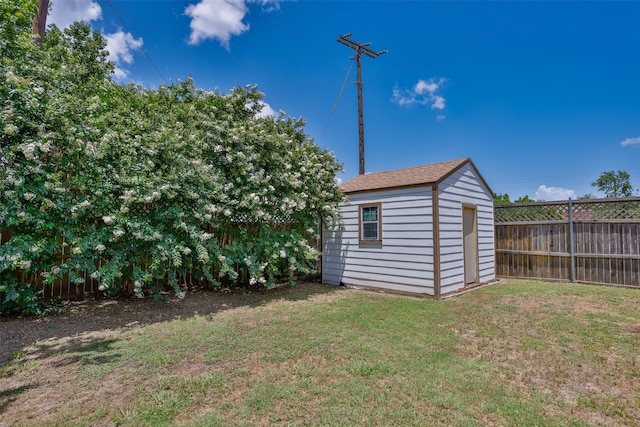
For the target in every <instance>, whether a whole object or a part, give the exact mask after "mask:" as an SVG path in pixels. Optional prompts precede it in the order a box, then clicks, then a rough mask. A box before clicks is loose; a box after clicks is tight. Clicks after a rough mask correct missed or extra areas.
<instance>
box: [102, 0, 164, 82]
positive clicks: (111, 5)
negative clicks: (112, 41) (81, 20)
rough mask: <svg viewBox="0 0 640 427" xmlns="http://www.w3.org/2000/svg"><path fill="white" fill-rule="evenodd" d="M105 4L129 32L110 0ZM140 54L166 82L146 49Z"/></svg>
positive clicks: (106, 0)
mask: <svg viewBox="0 0 640 427" xmlns="http://www.w3.org/2000/svg"><path fill="white" fill-rule="evenodd" d="M104 1H105V2H106V3H107V5H108V6H109V7H110V8H111V10H112V11H113V13H114V14H115V15H116V17H117V18H118V20H119V21H120V22H121V23H122V27H123V28H124V29H125V31H127V32H128V33H129V34H131V31H130V30H129V28H127V24H126V23H125V22H124V20H123V19H122V17H121V16H120V14H119V13H118V11H117V10H116V8H115V7H114V6H113V4H112V3H111V1H110V0H104ZM142 54H143V55H144V57H145V58H146V59H147V61H149V63H150V64H151V66H152V67H153V69H154V70H156V73H158V75H159V76H160V79H162V81H163V82H164V83H165V84H166V83H167V80H166V79H165V78H164V76H163V75H162V73H161V72H160V70H159V69H158V67H157V66H156V64H155V63H154V62H153V60H152V59H151V57H150V56H149V55H148V54H147V51H146V49H144V48H143V49H142Z"/></svg>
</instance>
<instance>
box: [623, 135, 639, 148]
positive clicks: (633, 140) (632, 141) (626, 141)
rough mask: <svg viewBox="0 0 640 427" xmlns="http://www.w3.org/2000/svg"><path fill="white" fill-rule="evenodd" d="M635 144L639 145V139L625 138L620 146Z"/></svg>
mask: <svg viewBox="0 0 640 427" xmlns="http://www.w3.org/2000/svg"><path fill="white" fill-rule="evenodd" d="M636 144H640V137H638V138H627V139H625V140H624V141H622V142H621V143H620V145H622V146H623V147H626V146H627V145H636Z"/></svg>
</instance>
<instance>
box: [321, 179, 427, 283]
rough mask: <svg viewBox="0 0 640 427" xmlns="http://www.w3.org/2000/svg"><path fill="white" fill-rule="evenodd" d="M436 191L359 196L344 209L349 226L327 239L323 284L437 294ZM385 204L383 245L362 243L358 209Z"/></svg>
mask: <svg viewBox="0 0 640 427" xmlns="http://www.w3.org/2000/svg"><path fill="white" fill-rule="evenodd" d="M431 192H432V189H431V187H418V188H411V189H402V190H391V191H381V192H372V193H362V194H355V195H351V196H350V197H349V199H350V203H349V204H346V205H343V206H341V213H342V221H343V225H344V227H343V228H342V229H341V228H340V227H334V228H332V229H327V230H325V231H324V235H323V242H324V248H323V263H322V269H323V271H322V273H323V280H324V281H325V282H326V283H331V284H338V283H340V282H342V283H344V284H346V285H356V286H370V287H379V288H385V289H391V290H395V291H402V292H416V293H428V294H431V295H432V294H433V271H434V268H433V218H432V200H431ZM373 202H381V203H382V245H361V244H359V238H358V232H359V231H358V205H359V204H363V203H373Z"/></svg>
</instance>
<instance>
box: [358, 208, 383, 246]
mask: <svg viewBox="0 0 640 427" xmlns="http://www.w3.org/2000/svg"><path fill="white" fill-rule="evenodd" d="M381 214H382V206H381V204H380V203H374V204H368V205H360V243H381V242H382V216H381Z"/></svg>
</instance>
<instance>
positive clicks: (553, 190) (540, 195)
mask: <svg viewBox="0 0 640 427" xmlns="http://www.w3.org/2000/svg"><path fill="white" fill-rule="evenodd" d="M575 198H576V192H575V191H573V190H567V189H566V188H561V187H547V186H546V185H541V186H539V187H538V190H537V191H536V194H535V199H536V200H545V201H547V202H550V201H553V200H568V199H575Z"/></svg>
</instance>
